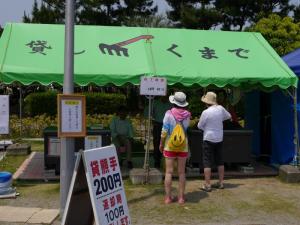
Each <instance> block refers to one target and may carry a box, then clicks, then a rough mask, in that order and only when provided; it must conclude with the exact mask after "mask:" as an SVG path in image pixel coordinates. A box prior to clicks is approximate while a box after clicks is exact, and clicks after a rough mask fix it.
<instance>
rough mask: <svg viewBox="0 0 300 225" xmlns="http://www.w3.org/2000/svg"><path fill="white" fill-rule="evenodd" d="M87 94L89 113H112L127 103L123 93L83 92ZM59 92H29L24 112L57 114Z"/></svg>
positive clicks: (33, 114)
mask: <svg viewBox="0 0 300 225" xmlns="http://www.w3.org/2000/svg"><path fill="white" fill-rule="evenodd" d="M82 94H84V95H85V96H86V110H87V114H110V113H114V112H117V109H118V107H119V106H120V105H126V97H125V95H123V94H115V93H113V94H108V93H82ZM56 96H57V92H54V91H51V92H38V93H32V94H29V95H28V96H27V97H26V98H25V101H24V112H25V113H26V115H28V116H37V115H42V114H47V115H49V116H56V113H57V97H56Z"/></svg>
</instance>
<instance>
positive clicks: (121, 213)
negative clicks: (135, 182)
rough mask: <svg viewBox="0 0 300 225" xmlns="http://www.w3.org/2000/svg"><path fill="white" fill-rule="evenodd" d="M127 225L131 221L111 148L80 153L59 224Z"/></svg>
mask: <svg viewBox="0 0 300 225" xmlns="http://www.w3.org/2000/svg"><path fill="white" fill-rule="evenodd" d="M93 224H96V225H129V224H131V219H130V216H129V210H128V206H127V200H126V196H125V192H124V185H123V181H122V175H121V171H120V167H119V162H118V157H117V153H116V148H115V146H114V145H111V146H107V147H103V148H95V149H90V150H85V151H80V152H79V154H78V156H77V160H76V163H75V169H74V173H73V177H72V181H71V185H70V189H69V194H68V198H67V203H66V208H65V211H64V215H63V219H62V225H93Z"/></svg>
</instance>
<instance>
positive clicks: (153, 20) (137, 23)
mask: <svg viewBox="0 0 300 225" xmlns="http://www.w3.org/2000/svg"><path fill="white" fill-rule="evenodd" d="M124 25H125V26H129V27H161V28H162V27H172V26H173V25H172V23H171V22H170V21H169V20H168V19H167V18H166V17H165V16H163V15H155V16H147V17H143V16H134V17H133V18H131V19H128V20H127V21H125V23H124Z"/></svg>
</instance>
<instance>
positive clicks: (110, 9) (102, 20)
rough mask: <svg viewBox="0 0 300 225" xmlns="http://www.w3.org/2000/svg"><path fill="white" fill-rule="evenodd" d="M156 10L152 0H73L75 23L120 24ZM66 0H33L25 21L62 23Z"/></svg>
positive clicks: (151, 13)
mask: <svg viewBox="0 0 300 225" xmlns="http://www.w3.org/2000/svg"><path fill="white" fill-rule="evenodd" d="M156 12H157V7H155V6H154V3H153V0H109V1H108V0H76V1H75V21H76V24H85V25H122V24H123V23H124V21H126V20H128V19H129V18H131V17H133V16H135V15H137V16H142V17H144V16H150V15H154V14H155V13H156ZM64 19H65V0H44V1H42V2H41V4H40V5H38V4H37V1H36V0H35V2H34V5H33V8H32V12H31V15H30V16H29V15H24V17H23V21H24V22H26V23H64Z"/></svg>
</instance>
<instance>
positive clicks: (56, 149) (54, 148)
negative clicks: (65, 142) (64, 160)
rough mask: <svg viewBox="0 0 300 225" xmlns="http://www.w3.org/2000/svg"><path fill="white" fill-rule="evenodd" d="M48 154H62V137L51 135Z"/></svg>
mask: <svg viewBox="0 0 300 225" xmlns="http://www.w3.org/2000/svg"><path fill="white" fill-rule="evenodd" d="M48 155H49V156H60V138H57V137H50V138H49V141H48Z"/></svg>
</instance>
